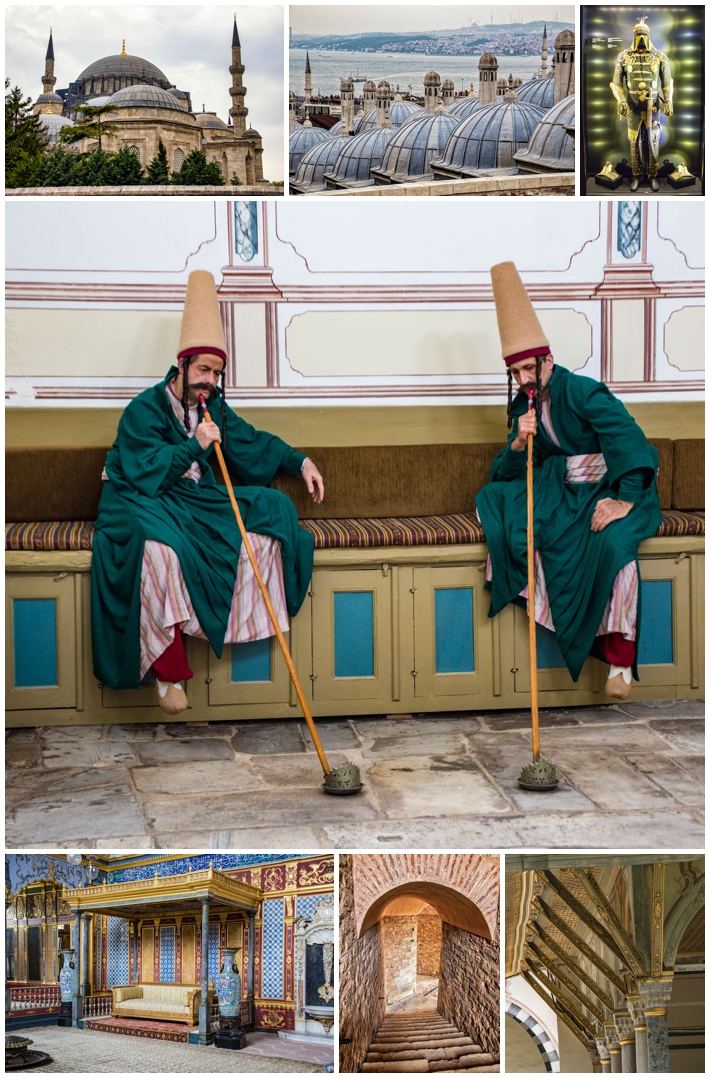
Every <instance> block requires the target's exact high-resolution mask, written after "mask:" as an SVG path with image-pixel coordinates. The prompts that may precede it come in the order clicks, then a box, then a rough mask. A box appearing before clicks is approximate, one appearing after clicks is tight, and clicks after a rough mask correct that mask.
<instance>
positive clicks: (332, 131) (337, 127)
mask: <svg viewBox="0 0 710 1078" xmlns="http://www.w3.org/2000/svg"><path fill="white" fill-rule="evenodd" d="M355 123H356V125H357V121H355ZM342 130H343V121H342V120H338V122H337V123H335V124H333V126H332V127H329V128H328V138H339V137H340V134H341V132H342Z"/></svg>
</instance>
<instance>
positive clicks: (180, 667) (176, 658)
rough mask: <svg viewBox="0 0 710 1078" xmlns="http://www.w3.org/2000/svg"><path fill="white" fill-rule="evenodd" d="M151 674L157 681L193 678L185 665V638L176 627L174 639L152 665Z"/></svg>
mask: <svg viewBox="0 0 710 1078" xmlns="http://www.w3.org/2000/svg"><path fill="white" fill-rule="evenodd" d="M153 674H154V675H155V677H157V679H158V681H171V682H173V681H189V679H190V678H191V677H192V676H193V675H192V670H191V669H190V667H189V666H188V665H187V651H186V649H185V636H184V634H183V632H182V631H181V629H180V627H179V626H178V625H176V626H175V639H174V640H173V642H172V644H170V645H169V646H168V647H167V648H166V649H165V651H164V652H163V654H162V655H161V656H160V658H159V659H156V660H155V662H154V663H153Z"/></svg>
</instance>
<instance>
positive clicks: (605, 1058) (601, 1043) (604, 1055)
mask: <svg viewBox="0 0 710 1078" xmlns="http://www.w3.org/2000/svg"><path fill="white" fill-rule="evenodd" d="M594 1043H595V1044H596V1046H597V1053H598V1055H599V1062H600V1063H608V1062H609V1059H610V1055H609V1046H608V1044H607V1043H606V1037H605V1036H604V1035H603V1034H601V1033H599V1032H597V1033H596V1034H595V1037H594Z"/></svg>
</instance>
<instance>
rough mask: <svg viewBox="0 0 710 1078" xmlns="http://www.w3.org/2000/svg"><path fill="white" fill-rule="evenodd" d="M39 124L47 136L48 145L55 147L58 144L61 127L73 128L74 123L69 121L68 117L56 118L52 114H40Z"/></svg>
mask: <svg viewBox="0 0 710 1078" xmlns="http://www.w3.org/2000/svg"><path fill="white" fill-rule="evenodd" d="M39 122H40V124H41V125H42V127H43V128H44V133H45V134H46V135H47V136H48V138H49V142H50V145H56V143H58V142H59V132H60V131H61V129H62V128H63V127H73V126H74V121H73V120H70V119H69V117H68V116H57V115H55V114H54V113H47V112H44V113H40V114H39Z"/></svg>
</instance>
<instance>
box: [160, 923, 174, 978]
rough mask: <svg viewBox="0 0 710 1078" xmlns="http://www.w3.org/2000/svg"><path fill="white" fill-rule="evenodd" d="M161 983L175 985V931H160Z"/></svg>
mask: <svg viewBox="0 0 710 1078" xmlns="http://www.w3.org/2000/svg"><path fill="white" fill-rule="evenodd" d="M160 983H161V984H175V929H174V928H173V927H172V926H170V927H163V928H161V929H160Z"/></svg>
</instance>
